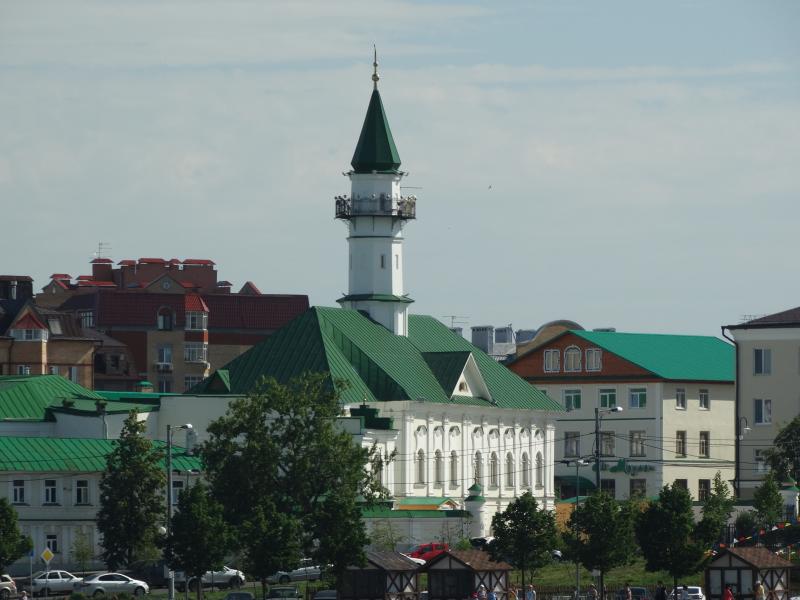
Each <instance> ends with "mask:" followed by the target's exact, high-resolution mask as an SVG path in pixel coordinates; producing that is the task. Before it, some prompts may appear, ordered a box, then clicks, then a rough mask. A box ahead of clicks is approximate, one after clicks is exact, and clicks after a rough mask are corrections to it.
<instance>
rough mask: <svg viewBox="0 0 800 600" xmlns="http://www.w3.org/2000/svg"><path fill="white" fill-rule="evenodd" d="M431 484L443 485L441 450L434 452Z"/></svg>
mask: <svg viewBox="0 0 800 600" xmlns="http://www.w3.org/2000/svg"><path fill="white" fill-rule="evenodd" d="M433 482H434V484H435V485H443V484H444V460H443V459H442V451H441V450H436V452H435V453H434V454H433Z"/></svg>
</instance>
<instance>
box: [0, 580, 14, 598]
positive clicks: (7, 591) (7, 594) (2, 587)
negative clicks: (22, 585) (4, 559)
mask: <svg viewBox="0 0 800 600" xmlns="http://www.w3.org/2000/svg"><path fill="white" fill-rule="evenodd" d="M16 595H17V584H16V583H14V580H13V579H11V575H0V599H2V600H8V599H9V598H11V596H16Z"/></svg>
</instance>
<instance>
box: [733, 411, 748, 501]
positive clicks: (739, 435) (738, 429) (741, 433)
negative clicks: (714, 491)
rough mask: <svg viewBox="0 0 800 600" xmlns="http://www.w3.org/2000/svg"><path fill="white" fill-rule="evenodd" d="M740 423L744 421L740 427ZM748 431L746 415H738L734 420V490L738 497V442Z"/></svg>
mask: <svg viewBox="0 0 800 600" xmlns="http://www.w3.org/2000/svg"><path fill="white" fill-rule="evenodd" d="M742 423H744V427H742ZM748 433H750V424H749V423H748V422H747V417H739V420H738V421H737V422H736V449H735V450H736V456H735V457H734V462H735V464H736V472H735V474H734V482H733V483H734V486H733V487H734V491H735V492H736V497H737V498H738V497H739V470H740V468H741V461H740V460H739V456H740V454H741V450H740V449H739V445H740V444H739V442H741V441H742V440H743V439H744V436H746V435H747V434H748Z"/></svg>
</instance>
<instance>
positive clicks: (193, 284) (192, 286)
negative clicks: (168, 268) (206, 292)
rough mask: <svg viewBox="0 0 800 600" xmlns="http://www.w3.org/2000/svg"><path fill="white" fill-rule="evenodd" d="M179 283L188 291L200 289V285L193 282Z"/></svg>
mask: <svg viewBox="0 0 800 600" xmlns="http://www.w3.org/2000/svg"><path fill="white" fill-rule="evenodd" d="M178 283H180V284H181V285H182V286H183V287H185V288H186V289H191V288H196V287H200V284H199V283H194V282H193V281H179V282H178Z"/></svg>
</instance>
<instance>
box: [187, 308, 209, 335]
mask: <svg viewBox="0 0 800 600" xmlns="http://www.w3.org/2000/svg"><path fill="white" fill-rule="evenodd" d="M186 329H191V330H194V331H205V330H206V329H208V313H205V312H200V311H189V312H187V313H186Z"/></svg>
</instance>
